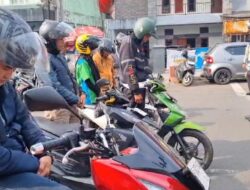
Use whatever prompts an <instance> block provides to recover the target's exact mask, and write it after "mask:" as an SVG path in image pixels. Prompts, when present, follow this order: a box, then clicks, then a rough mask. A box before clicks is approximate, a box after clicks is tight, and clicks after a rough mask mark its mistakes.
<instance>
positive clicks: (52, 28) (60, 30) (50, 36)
mask: <svg viewBox="0 0 250 190" xmlns="http://www.w3.org/2000/svg"><path fill="white" fill-rule="evenodd" d="M73 31H74V29H73V28H72V27H71V26H70V25H69V24H66V23H65V22H58V21H55V20H45V21H43V23H42V25H41V26H40V28H39V34H40V35H41V36H42V37H43V38H44V39H45V40H46V42H48V41H51V40H56V39H59V38H64V37H67V36H69V34H70V33H71V32H73Z"/></svg>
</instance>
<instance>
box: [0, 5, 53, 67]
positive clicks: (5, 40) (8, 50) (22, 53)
mask: <svg viewBox="0 0 250 190" xmlns="http://www.w3.org/2000/svg"><path fill="white" fill-rule="evenodd" d="M0 60H1V61H3V63H4V64H6V65H8V66H9V67H12V68H20V69H32V68H33V66H34V65H35V66H36V67H37V68H39V69H46V70H47V71H48V69H49V64H48V57H47V53H46V48H45V46H44V44H43V43H42V40H41V38H40V37H39V35H38V34H37V33H35V32H32V30H31V28H30V27H29V25H28V24H27V23H26V22H25V21H24V20H23V19H22V18H21V17H19V16H18V15H17V14H15V13H13V12H11V11H7V10H5V9H2V8H0ZM43 71H45V70H43Z"/></svg>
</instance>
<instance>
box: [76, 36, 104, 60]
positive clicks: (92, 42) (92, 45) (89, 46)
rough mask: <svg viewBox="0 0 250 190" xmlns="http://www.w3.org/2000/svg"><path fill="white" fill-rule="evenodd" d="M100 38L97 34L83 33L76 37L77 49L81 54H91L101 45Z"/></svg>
mask: <svg viewBox="0 0 250 190" xmlns="http://www.w3.org/2000/svg"><path fill="white" fill-rule="evenodd" d="M99 42H100V39H99V38H97V37H95V36H90V35H87V34H82V35H80V36H78V38H77V39H76V44H75V46H76V50H77V51H78V52H79V53H80V54H86V55H89V54H91V52H92V51H93V50H94V49H96V48H97V47H98V45H99Z"/></svg>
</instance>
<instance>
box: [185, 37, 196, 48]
mask: <svg viewBox="0 0 250 190" xmlns="http://www.w3.org/2000/svg"><path fill="white" fill-rule="evenodd" d="M187 46H190V47H191V48H195V46H196V45H195V38H188V39H187Z"/></svg>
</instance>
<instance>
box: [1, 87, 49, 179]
mask: <svg viewBox="0 0 250 190" xmlns="http://www.w3.org/2000/svg"><path fill="white" fill-rule="evenodd" d="M3 92H4V93H5V94H6V96H5V99H3V98H2V99H3V100H2V103H1V104H0V106H1V109H0V132H1V136H2V138H1V139H0V176H2V175H4V176H5V175H9V174H15V173H21V172H37V170H38V167H39V160H38V159H37V158H36V157H34V156H32V155H30V154H28V153H26V152H25V151H26V148H30V146H31V145H33V144H35V143H38V142H42V141H45V137H44V135H43V133H42V131H41V130H40V129H39V128H38V127H37V124H36V122H35V121H34V119H33V117H32V116H31V115H30V113H29V112H28V110H27V108H26V106H25V105H24V103H23V102H22V100H21V99H20V97H19V96H18V95H17V93H16V91H15V89H14V88H13V87H12V85H11V84H10V83H7V84H5V85H4V86H3ZM4 133H5V134H4ZM3 137H5V138H3Z"/></svg>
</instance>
